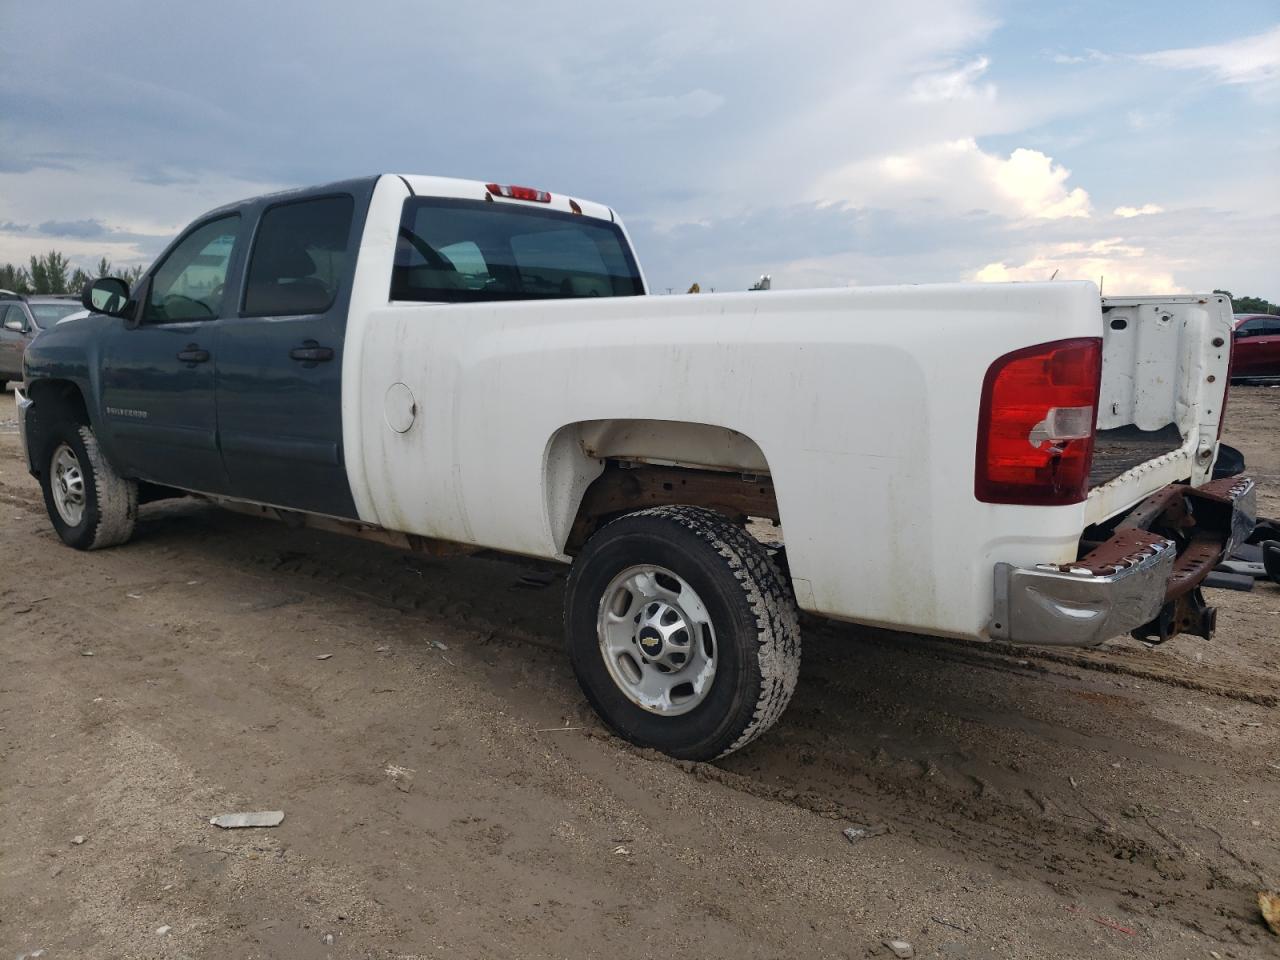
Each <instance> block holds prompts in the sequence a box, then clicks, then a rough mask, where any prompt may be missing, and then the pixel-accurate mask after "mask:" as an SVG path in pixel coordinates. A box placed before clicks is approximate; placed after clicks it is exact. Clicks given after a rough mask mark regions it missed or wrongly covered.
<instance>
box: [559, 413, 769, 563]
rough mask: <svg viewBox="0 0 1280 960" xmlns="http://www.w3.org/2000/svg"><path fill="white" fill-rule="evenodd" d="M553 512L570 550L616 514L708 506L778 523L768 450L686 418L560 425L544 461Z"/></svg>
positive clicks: (740, 517) (734, 515)
mask: <svg viewBox="0 0 1280 960" xmlns="http://www.w3.org/2000/svg"><path fill="white" fill-rule="evenodd" d="M544 470H545V484H544V490H545V491H546V497H547V514H548V518H549V520H550V522H551V526H552V532H553V535H554V536H555V538H556V541H557V542H558V543H560V544H563V549H564V552H565V553H569V554H573V553H576V552H577V551H578V550H579V549H581V547H582V545H583V544H584V543H585V542H586V540H587V538H588V537H590V536H591V534H592V533H594V532H595V531H596V529H598V528H599V527H600V526H601V524H603V523H607V522H608V521H609V520H611V519H613V518H614V517H618V516H621V515H622V514H625V513H631V512H633V511H635V510H643V509H645V508H647V507H656V506H677V505H685V506H695V507H707V508H709V509H711V510H715V511H717V512H718V513H722V514H724V515H725V516H727V517H729V518H731V519H732V520H734V521H736V522H745V520H746V518H748V517H763V518H767V519H770V520H773V521H774V522H775V523H776V522H778V520H779V516H778V502H777V498H776V497H775V496H774V490H773V480H772V477H771V475H770V471H769V464H768V462H767V461H766V459H765V455H764V451H763V450H761V448H760V446H759V445H758V444H757V443H756V442H755V441H754V440H752V439H751V438H750V437H748V436H747V435H746V434H744V433H741V432H739V431H737V430H733V429H730V428H728V427H723V426H719V425H716V424H709V423H694V422H688V421H681V420H642V419H613V420H583V421H579V422H577V423H571V424H568V425H566V426H564V427H561V428H560V429H559V430H557V431H556V433H555V434H554V435H553V436H552V438H551V440H550V441H549V442H548V444H547V452H546V459H545V462H544Z"/></svg>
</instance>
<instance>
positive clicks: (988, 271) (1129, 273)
mask: <svg viewBox="0 0 1280 960" xmlns="http://www.w3.org/2000/svg"><path fill="white" fill-rule="evenodd" d="M1173 268H1174V265H1173V264H1170V263H1168V262H1166V261H1164V260H1163V259H1162V258H1160V257H1153V256H1151V255H1150V254H1149V253H1148V252H1147V250H1146V249H1145V248H1143V247H1139V246H1133V245H1131V244H1128V243H1126V242H1125V241H1124V239H1123V238H1120V237H1113V238H1109V239H1106V240H1095V241H1093V242H1092V243H1082V242H1069V243H1059V244H1054V245H1052V246H1049V247H1047V248H1045V249H1043V250H1040V251H1038V252H1037V253H1036V254H1035V255H1033V256H1032V257H1031V258H1030V259H1029V260H1027V261H1025V262H1023V263H1021V264H1016V265H1013V266H1010V265H1009V264H1007V263H1005V262H1004V261H996V262H993V263H988V264H986V265H985V266H984V267H982V268H981V269H979V270H976V271H974V273H973V274H972V275H971V276H970V277H968V278H967V279H970V280H976V281H978V282H980V283H1006V282H1008V281H1011V280H1023V281H1026V280H1049V279H1056V280H1093V281H1094V282H1095V283H1099V284H1100V285H1102V286H1103V292H1104V293H1105V292H1106V291H1107V290H1110V291H1111V292H1113V293H1118V292H1123V293H1125V294H1126V295H1128V294H1161V293H1165V294H1167V293H1185V292H1186V290H1185V289H1184V288H1183V287H1182V286H1181V285H1179V284H1178V282H1177V281H1176V280H1175V279H1174V274H1173Z"/></svg>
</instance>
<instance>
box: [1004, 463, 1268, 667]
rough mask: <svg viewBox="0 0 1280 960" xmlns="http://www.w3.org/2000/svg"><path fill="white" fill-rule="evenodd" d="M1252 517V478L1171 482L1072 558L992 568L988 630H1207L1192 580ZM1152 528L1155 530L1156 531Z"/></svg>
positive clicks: (1008, 636) (1019, 639) (1064, 635)
mask: <svg viewBox="0 0 1280 960" xmlns="http://www.w3.org/2000/svg"><path fill="white" fill-rule="evenodd" d="M1256 521H1257V506H1256V491H1255V488H1254V483H1253V481H1252V480H1251V479H1249V478H1248V477H1244V476H1234V477H1226V478H1224V479H1222V480H1216V481H1214V482H1213V483H1209V484H1206V485H1204V486H1202V487H1188V486H1185V485H1182V484H1171V485H1170V486H1168V487H1165V488H1163V489H1162V490H1159V491H1157V492H1156V493H1155V494H1153V495H1152V496H1151V497H1148V498H1147V500H1145V501H1144V502H1143V503H1142V504H1140V505H1139V506H1138V507H1136V508H1135V509H1134V510H1133V511H1132V512H1131V513H1130V514H1129V515H1128V516H1127V517H1126V518H1125V519H1124V520H1122V521H1121V523H1120V525H1119V526H1118V527H1116V529H1115V532H1114V534H1113V535H1112V536H1111V537H1110V539H1108V540H1105V541H1103V542H1102V543H1099V544H1097V545H1096V546H1093V548H1092V549H1090V550H1089V552H1088V553H1087V554H1085V555H1084V556H1083V557H1081V558H1080V559H1079V560H1077V561H1076V562H1075V563H1068V564H1040V565H1037V566H1035V567H1015V566H1013V565H1012V564H1008V563H998V564H996V567H995V605H994V612H993V615H992V618H991V625H990V631H989V632H990V635H991V636H992V637H993V638H995V639H998V640H1007V641H1009V642H1011V643H1027V644H1037V645H1068V646H1093V645H1096V644H1099V643H1102V642H1103V641H1104V640H1109V639H1111V638H1112V637H1116V636H1119V635H1121V634H1124V633H1129V632H1131V631H1135V630H1150V631H1152V632H1153V634H1155V635H1158V636H1159V637H1160V638H1161V639H1165V638H1167V636H1171V635H1173V634H1174V633H1178V632H1182V631H1189V632H1194V633H1201V634H1202V635H1207V633H1208V632H1209V631H1211V630H1212V626H1213V611H1212V609H1210V608H1205V607H1204V606H1203V603H1201V602H1200V600H1199V594H1198V593H1196V592H1195V591H1196V588H1197V587H1198V586H1199V585H1200V583H1201V582H1202V581H1203V580H1204V578H1205V577H1207V576H1208V575H1209V573H1210V572H1212V570H1213V568H1214V567H1215V566H1216V565H1217V564H1218V563H1219V562H1220V561H1221V560H1222V559H1223V558H1224V557H1225V556H1226V555H1228V554H1229V553H1230V552H1231V551H1232V550H1234V549H1235V548H1236V547H1237V546H1238V545H1240V544H1241V543H1243V542H1244V541H1245V539H1246V538H1247V537H1248V536H1249V534H1250V532H1251V531H1252V530H1253V527H1254V524H1255V523H1256ZM1153 531H1157V532H1153Z"/></svg>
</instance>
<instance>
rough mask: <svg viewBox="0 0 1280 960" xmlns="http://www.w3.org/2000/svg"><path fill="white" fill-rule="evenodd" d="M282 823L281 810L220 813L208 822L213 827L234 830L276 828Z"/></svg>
mask: <svg viewBox="0 0 1280 960" xmlns="http://www.w3.org/2000/svg"><path fill="white" fill-rule="evenodd" d="M283 821H284V811H283V810H258V811H254V812H252V813H222V814H219V815H218V816H216V817H213V818H212V819H210V820H209V822H210V823H211V824H213V825H214V826H215V827H222V829H224V830H236V829H239V828H240V827H278V826H280V824H281V823H282V822H283Z"/></svg>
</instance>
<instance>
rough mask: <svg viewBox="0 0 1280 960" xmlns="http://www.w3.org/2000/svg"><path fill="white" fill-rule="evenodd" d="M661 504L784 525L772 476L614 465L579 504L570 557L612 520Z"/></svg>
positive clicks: (569, 544) (741, 520)
mask: <svg viewBox="0 0 1280 960" xmlns="http://www.w3.org/2000/svg"><path fill="white" fill-rule="evenodd" d="M659 506H690V507H706V508H707V509H709V510H714V511H716V512H717V513H720V514H723V515H724V516H726V517H728V518H729V519H730V520H732V521H734V522H735V523H746V522H747V520H748V519H749V518H751V517H759V518H763V519H766V520H772V521H774V522H775V523H778V522H779V521H780V518H779V516H778V500H777V497H776V496H775V495H774V492H773V480H772V478H770V477H768V476H759V475H753V474H736V473H728V472H725V471H722V470H696V469H691V468H688V467H670V466H660V465H656V464H634V463H625V462H618V461H611V462H608V463H606V464H605V468H604V471H603V472H602V473H601V474H600V476H598V477H596V479H595V480H593V481H592V482H591V485H590V486H589V487H587V490H586V493H585V494H584V495H583V497H582V501H581V502H580V503H579V504H578V512H577V515H576V516H575V517H574V521H573V526H572V527H571V528H570V529H569V538H568V541H567V542H566V544H565V553H568V554H575V553H577V552H578V551H579V550H581V549H582V545H583V544H584V543H586V542H587V540H588V539H589V538H590V536H591V535H592V534H593V533H595V532H596V530H598V529H599V528H600V527H601V526H603V525H604V524H606V523H608V522H609V521H610V520H613V519H615V518H616V517H620V516H622V515H624V514H628V513H633V512H635V511H636V510H643V509H645V508H647V507H659Z"/></svg>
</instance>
